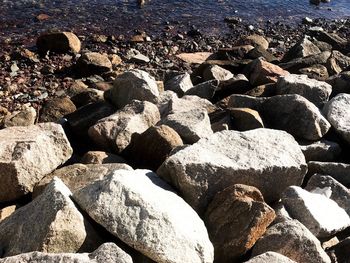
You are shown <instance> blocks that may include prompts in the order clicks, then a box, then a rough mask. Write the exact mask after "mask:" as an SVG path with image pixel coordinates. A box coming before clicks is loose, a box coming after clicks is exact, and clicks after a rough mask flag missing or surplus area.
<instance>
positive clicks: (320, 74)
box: [299, 64, 329, 81]
mask: <svg viewBox="0 0 350 263" xmlns="http://www.w3.org/2000/svg"><path fill="white" fill-rule="evenodd" d="M299 73H300V74H303V75H307V76H308V77H309V78H311V79H316V80H319V81H325V80H327V79H328V78H329V74H328V70H327V68H326V67H325V66H323V65H319V64H316V65H312V66H310V67H307V68H302V69H299Z"/></svg>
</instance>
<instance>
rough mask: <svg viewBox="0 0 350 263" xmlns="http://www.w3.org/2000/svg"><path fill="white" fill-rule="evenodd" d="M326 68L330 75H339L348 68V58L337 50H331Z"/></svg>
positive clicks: (349, 59)
mask: <svg viewBox="0 0 350 263" xmlns="http://www.w3.org/2000/svg"><path fill="white" fill-rule="evenodd" d="M326 66H327V69H328V72H329V74H330V75H335V74H339V73H341V72H342V71H343V70H345V69H346V68H348V67H349V66H350V57H348V56H345V55H344V54H342V53H341V52H339V51H338V50H333V51H332V54H331V56H330V57H329V58H328V60H327V64H326Z"/></svg>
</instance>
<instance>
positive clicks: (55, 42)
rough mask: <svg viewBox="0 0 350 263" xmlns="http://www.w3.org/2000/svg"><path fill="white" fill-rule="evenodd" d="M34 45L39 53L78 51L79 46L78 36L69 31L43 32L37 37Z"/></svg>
mask: <svg viewBox="0 0 350 263" xmlns="http://www.w3.org/2000/svg"><path fill="white" fill-rule="evenodd" d="M36 45H37V47H38V50H39V53H41V54H46V52H47V51H52V52H57V53H67V52H72V53H79V51H80V48H81V43H80V40H79V38H78V37H77V36H76V35H75V34H73V33H71V32H58V33H45V34H43V35H41V36H40V37H38V39H37V42H36Z"/></svg>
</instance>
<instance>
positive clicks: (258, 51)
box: [247, 46, 278, 62]
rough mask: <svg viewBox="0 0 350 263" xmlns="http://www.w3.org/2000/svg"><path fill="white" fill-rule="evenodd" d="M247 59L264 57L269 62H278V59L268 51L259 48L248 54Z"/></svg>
mask: <svg viewBox="0 0 350 263" xmlns="http://www.w3.org/2000/svg"><path fill="white" fill-rule="evenodd" d="M247 57H248V58H250V59H257V58H260V57H263V58H264V59H265V60H266V61H267V62H278V58H277V57H275V56H274V55H272V54H271V53H270V52H269V51H267V50H266V49H264V48H262V47H260V46H257V47H255V48H254V49H252V50H250V51H249V52H248V54H247Z"/></svg>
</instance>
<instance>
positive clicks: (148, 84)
mask: <svg viewBox="0 0 350 263" xmlns="http://www.w3.org/2000/svg"><path fill="white" fill-rule="evenodd" d="M158 96H159V91H158V86H157V83H156V81H155V79H154V78H153V77H151V76H150V75H149V74H148V73H147V72H145V71H142V70H138V69H134V70H130V71H126V72H124V73H123V74H121V75H119V76H118V77H117V78H116V79H115V80H114V83H113V88H111V89H110V90H108V91H106V92H105V98H106V99H107V100H110V101H111V102H112V103H113V104H114V105H115V106H117V108H122V107H124V106H125V105H127V104H128V103H130V102H131V101H132V100H140V101H144V100H146V101H150V102H153V103H156V100H157V97H158Z"/></svg>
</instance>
